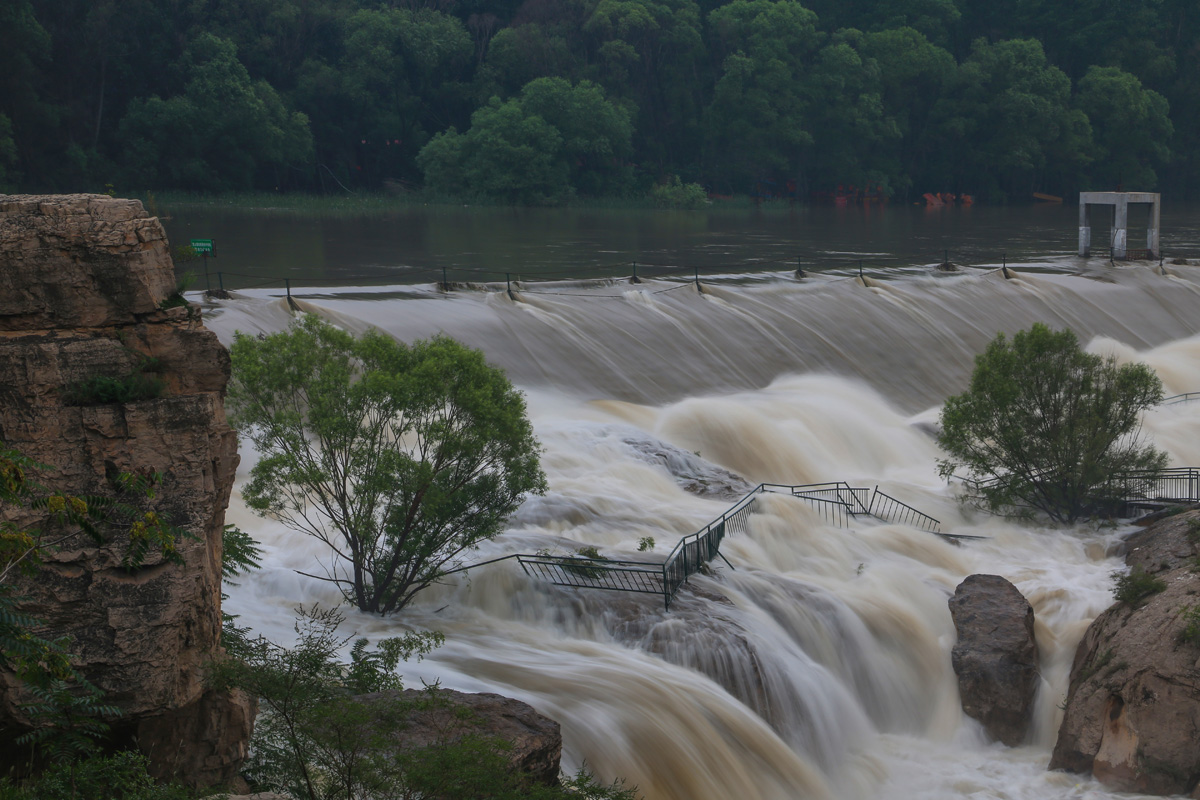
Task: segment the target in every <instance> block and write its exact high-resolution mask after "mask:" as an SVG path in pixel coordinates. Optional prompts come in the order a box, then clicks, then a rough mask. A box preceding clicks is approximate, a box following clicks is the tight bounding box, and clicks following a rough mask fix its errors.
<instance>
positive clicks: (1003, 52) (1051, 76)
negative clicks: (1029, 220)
mask: <svg viewBox="0 0 1200 800" xmlns="http://www.w3.org/2000/svg"><path fill="white" fill-rule="evenodd" d="M935 115H936V119H937V121H936V124H937V126H938V128H939V135H938V137H937V138H936V142H935V146H936V147H937V150H938V154H937V158H938V160H940V161H941V163H942V167H941V168H942V169H944V170H945V174H946V175H947V177H948V178H950V177H953V178H954V179H956V180H962V179H963V178H966V177H968V176H981V175H986V176H988V177H989V180H988V182H987V183H986V184H984V185H978V184H976V191H977V192H978V193H979V194H991V195H994V196H998V197H1003V196H1004V194H1005V193H1015V194H1018V195H1023V196H1028V193H1029V192H1032V191H1034V190H1035V188H1036V186H1037V182H1038V179H1039V178H1040V177H1041V176H1043V175H1045V174H1047V172H1049V173H1050V174H1054V175H1056V176H1069V175H1071V174H1073V172H1074V171H1076V170H1077V169H1079V168H1080V167H1082V166H1083V165H1084V164H1085V163H1086V162H1087V161H1089V160H1090V158H1091V156H1090V154H1089V151H1090V148H1091V128H1090V126H1089V124H1088V119H1087V116H1086V115H1085V114H1084V113H1083V112H1082V111H1080V110H1078V109H1075V108H1073V107H1072V105H1071V80H1070V78H1068V77H1067V75H1066V74H1065V73H1064V72H1063V71H1062V70H1060V69H1058V68H1057V67H1055V66H1054V65H1053V64H1051V63H1049V61H1048V60H1047V58H1046V54H1045V51H1044V50H1043V47H1042V44H1041V42H1039V41H1037V40H1036V39H1013V40H1010V41H1003V42H995V43H991V42H988V41H986V40H984V39H980V40H978V41H976V42H975V43H974V44H973V45H972V47H971V54H970V57H968V58H967V59H966V60H965V61H963V62H962V64H961V65H960V66H959V69H958V70H957V74H956V75H955V77H954V79H953V81H952V82H951V83H950V84H949V85H948V88H947V91H946V93H945V94H944V95H943V97H942V100H941V102H940V103H939V105H938V108H937V109H936V110H935ZM956 172H957V173H958V174H955V173H956ZM973 180H975V181H978V180H979V179H978V178H977V177H976V178H973Z"/></svg>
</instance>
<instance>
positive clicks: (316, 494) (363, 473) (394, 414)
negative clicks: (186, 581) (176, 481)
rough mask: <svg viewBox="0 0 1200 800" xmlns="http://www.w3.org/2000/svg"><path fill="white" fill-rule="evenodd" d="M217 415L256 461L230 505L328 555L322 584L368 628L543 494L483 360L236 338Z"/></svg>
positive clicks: (358, 344)
mask: <svg viewBox="0 0 1200 800" xmlns="http://www.w3.org/2000/svg"><path fill="white" fill-rule="evenodd" d="M232 358H233V381H232V382H231V384H230V391H229V402H230V406H231V408H232V409H233V411H234V421H235V424H237V425H238V426H239V427H240V428H241V431H242V433H243V435H245V436H247V437H248V438H249V439H250V440H251V441H252V442H253V443H254V446H255V448H256V449H257V451H258V452H259V454H260V455H261V458H260V460H259V462H258V463H257V464H255V465H254V467H253V468H252V469H251V471H250V477H251V480H250V482H249V484H247V486H246V488H245V489H244V490H243V492H242V495H243V497H244V498H245V499H246V502H247V503H248V504H249V505H250V506H251V508H253V509H255V510H256V511H258V512H259V513H260V514H269V515H273V516H275V517H277V518H279V519H280V520H281V521H282V522H283V523H284V524H286V525H287V526H289V527H291V528H293V529H294V530H297V531H300V532H302V533H305V534H307V535H309V536H313V537H315V538H316V539H318V540H320V541H321V542H324V543H325V544H326V545H328V546H329V548H330V554H331V559H332V560H331V562H330V563H329V564H328V565H327V566H326V574H325V576H324V579H325V580H328V581H331V582H333V583H334V584H336V585H337V587H338V588H339V589H340V590H341V592H342V594H343V596H344V597H345V598H346V600H347V601H348V602H351V603H353V604H354V605H355V606H356V607H357V608H359V609H361V610H363V611H372V612H376V613H380V614H387V613H389V612H393V611H397V610H399V609H402V608H404V606H406V605H407V604H408V603H409V602H410V601H411V600H412V599H413V596H414V595H416V593H417V592H419V591H421V590H422V589H424V588H426V587H427V586H429V585H430V584H431V583H433V582H434V581H436V580H437V579H438V577H439V576H440V575H441V574H442V572H443V569H444V568H446V565H447V564H449V563H451V562H455V561H456V559H458V557H459V556H460V555H461V554H462V553H464V552H465V551H467V550H469V549H471V548H473V547H475V546H476V545H478V544H479V543H480V542H483V541H486V540H488V539H491V538H493V537H495V536H497V535H498V534H499V533H500V532H501V531H502V530H503V527H504V523H505V521H506V520H507V518H508V516H509V515H510V514H511V513H512V512H513V511H514V510H516V508H517V506H518V505H519V504H520V502H521V499H522V497H523V496H524V495H525V494H526V493H527V492H536V493H541V492H543V491H545V486H546V482H545V476H544V475H543V474H542V471H541V467H540V466H539V464H538V444H537V441H536V440H535V439H534V437H533V429H532V426H530V424H529V421H528V420H527V419H526V417H525V401H524V398H523V397H522V396H521V394H520V393H519V392H518V391H516V390H515V389H514V388H513V387H512V385H511V384H510V383H509V381H508V379H507V378H506V377H505V376H504V373H503V372H501V371H500V370H498V369H496V368H495V367H492V366H489V365H488V364H487V363H486V362H485V361H484V358H483V354H482V353H480V352H478V351H476V350H471V349H470V348H467V347H464V346H463V345H461V344H459V343H458V342H456V341H454V340H453V339H449V338H447V337H441V336H439V337H436V338H434V339H430V340H427V341H417V342H414V343H413V344H412V345H411V346H406V345H403V344H401V343H399V342H397V341H396V340H395V339H393V338H391V337H389V336H386V335H384V334H382V333H379V332H376V331H371V332H368V333H366V334H364V335H363V336H362V337H359V338H355V337H354V336H351V335H350V334H348V333H346V332H344V331H340V330H338V329H336V328H334V327H333V326H331V325H329V324H328V323H326V322H323V321H321V320H320V319H319V318H317V317H315V316H306V317H305V318H303V319H302V320H300V321H298V322H297V323H296V324H294V325H293V326H292V328H291V329H290V330H288V331H286V332H283V333H276V334H273V335H270V336H267V337H265V338H263V339H258V338H256V337H253V336H246V335H242V334H239V335H238V336H237V337H236V339H235V341H234V344H233V347H232Z"/></svg>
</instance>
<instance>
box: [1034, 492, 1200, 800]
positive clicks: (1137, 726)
mask: <svg viewBox="0 0 1200 800" xmlns="http://www.w3.org/2000/svg"><path fill="white" fill-rule="evenodd" d="M1128 545H1129V550H1128V552H1127V554H1126V562H1127V563H1128V564H1129V565H1130V566H1131V567H1132V568H1134V569H1140V570H1141V571H1144V572H1146V573H1148V574H1151V575H1153V576H1154V577H1156V578H1158V579H1159V580H1161V581H1162V582H1163V583H1164V584H1165V585H1166V589H1165V590H1164V591H1161V592H1159V593H1157V594H1152V595H1150V596H1149V597H1146V598H1145V599H1144V600H1142V601H1141V602H1139V603H1134V604H1130V603H1117V604H1116V605H1114V606H1112V607H1111V608H1109V609H1108V610H1107V611H1105V612H1104V613H1103V614H1101V615H1100V616H1099V617H1097V618H1096V620H1095V621H1094V622H1093V623H1092V625H1091V626H1090V627H1089V628H1088V630H1087V633H1085V634H1084V637H1083V640H1082V641H1081V642H1080V643H1079V649H1078V650H1077V651H1076V652H1075V661H1074V663H1073V665H1072V667H1071V684H1070V690H1069V692H1068V694H1067V702H1066V713H1065V715H1064V717H1063V722H1062V726H1061V727H1060V728H1059V732H1058V742H1057V743H1056V744H1055V746H1054V755H1053V757H1052V759H1051V761H1050V768H1051V769H1065V770H1069V771H1072V772H1089V771H1090V772H1091V773H1092V774H1093V775H1094V776H1095V777H1096V778H1097V779H1098V780H1100V781H1101V782H1102V783H1104V784H1105V785H1106V786H1108V787H1109V788H1112V789H1115V790H1117V791H1122V792H1139V793H1143V794H1159V795H1170V794H1188V793H1190V795H1189V796H1190V797H1193V798H1200V785H1198V784H1200V747H1198V746H1197V742H1200V574H1197V573H1196V572H1195V571H1194V570H1196V564H1195V562H1194V559H1195V558H1196V556H1197V555H1200V511H1190V512H1187V513H1184V514H1180V515H1177V516H1174V517H1170V518H1168V519H1165V520H1162V521H1161V522H1158V523H1156V524H1155V525H1153V526H1152V527H1150V528H1147V529H1146V530H1145V531H1142V532H1139V533H1138V534H1136V535H1134V536H1133V537H1131V538H1130V539H1129V541H1128ZM1189 626H1193V627H1192V628H1191V629H1189Z"/></svg>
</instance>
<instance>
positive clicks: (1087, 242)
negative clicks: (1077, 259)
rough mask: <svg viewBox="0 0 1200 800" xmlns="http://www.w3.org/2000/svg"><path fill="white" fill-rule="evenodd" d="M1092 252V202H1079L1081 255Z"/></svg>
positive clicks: (1087, 254) (1084, 255)
mask: <svg viewBox="0 0 1200 800" xmlns="http://www.w3.org/2000/svg"><path fill="white" fill-rule="evenodd" d="M1091 254H1092V218H1091V204H1090V203H1080V204H1079V255H1080V256H1083V257H1087V256H1090V255H1091Z"/></svg>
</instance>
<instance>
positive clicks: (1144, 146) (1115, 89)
mask: <svg viewBox="0 0 1200 800" xmlns="http://www.w3.org/2000/svg"><path fill="white" fill-rule="evenodd" d="M1076 104H1077V105H1078V107H1079V108H1080V109H1081V110H1082V111H1083V112H1084V113H1086V114H1087V115H1088V118H1089V119H1090V120H1091V125H1092V131H1093V133H1094V137H1095V143H1096V167H1095V168H1094V169H1093V170H1092V176H1093V182H1094V183H1095V184H1096V185H1097V187H1098V188H1108V187H1115V186H1119V185H1126V186H1130V187H1133V186H1146V187H1153V186H1156V185H1157V184H1158V176H1157V174H1156V173H1155V168H1156V167H1161V166H1163V165H1164V164H1166V163H1167V161H1168V160H1169V159H1170V157H1171V150H1170V142H1171V137H1172V135H1173V134H1174V132H1175V131H1174V128H1173V126H1172V125H1171V119H1170V116H1169V112H1170V109H1169V107H1168V105H1167V100H1166V98H1164V97H1163V96H1162V95H1161V94H1159V93H1158V92H1155V91H1153V90H1151V89H1147V88H1145V87H1143V86H1142V82H1141V81H1139V80H1138V79H1137V78H1136V77H1135V76H1133V75H1130V74H1129V73H1128V72H1125V71H1124V70H1122V69H1121V68H1119V67H1099V66H1092V67H1089V68H1088V71H1087V74H1086V75H1084V76H1083V78H1082V79H1081V80H1080V81H1079V91H1078V97H1077V98H1076Z"/></svg>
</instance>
